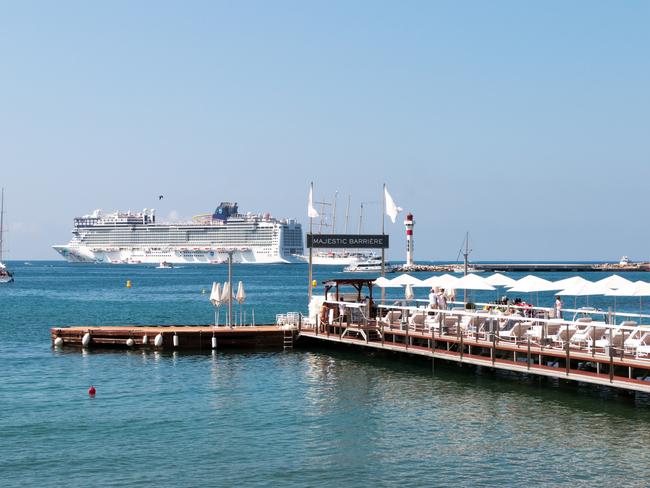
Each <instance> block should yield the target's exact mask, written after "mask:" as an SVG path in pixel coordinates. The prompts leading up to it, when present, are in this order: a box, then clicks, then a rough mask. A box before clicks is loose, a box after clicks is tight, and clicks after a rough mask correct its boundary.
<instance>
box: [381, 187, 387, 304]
mask: <svg viewBox="0 0 650 488" xmlns="http://www.w3.org/2000/svg"><path fill="white" fill-rule="evenodd" d="M382 202H383V204H382V208H381V235H382V238H383V236H384V234H385V230H384V229H385V223H384V222H385V220H386V218H385V215H384V214H385V213H386V183H384V191H383V192H382ZM385 252H386V250H385V249H384V245H383V243H382V246H381V275H382V276H384V275H385V274H386V267H385V265H384V261H385V257H386V256H385ZM385 298H386V288H385V287H383V286H382V287H381V301H382V303H383V302H384V299H385Z"/></svg>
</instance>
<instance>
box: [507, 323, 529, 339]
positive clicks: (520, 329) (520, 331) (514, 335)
mask: <svg viewBox="0 0 650 488" xmlns="http://www.w3.org/2000/svg"><path fill="white" fill-rule="evenodd" d="M532 325H533V324H532V322H517V323H515V324H514V325H513V326H512V327H511V328H510V329H508V330H500V331H499V338H502V339H505V340H514V341H515V342H517V340H519V339H521V338H522V337H523V336H524V334H525V333H526V331H527V330H528V329H529V328H530V327H531V326H532Z"/></svg>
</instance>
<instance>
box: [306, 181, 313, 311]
mask: <svg viewBox="0 0 650 488" xmlns="http://www.w3.org/2000/svg"><path fill="white" fill-rule="evenodd" d="M309 188H310V189H309V194H310V195H312V196H313V194H314V182H313V181H312V182H311V183H310V187H309ZM309 203H310V205H311V202H309ZM313 222H314V219H313V218H312V217H309V234H310V235H311V233H312V224H313ZM312 246H313V243H312ZM312 246H309V290H308V294H307V296H308V297H309V303H311V294H312V286H311V282H312V279H313V278H312V269H311V267H312Z"/></svg>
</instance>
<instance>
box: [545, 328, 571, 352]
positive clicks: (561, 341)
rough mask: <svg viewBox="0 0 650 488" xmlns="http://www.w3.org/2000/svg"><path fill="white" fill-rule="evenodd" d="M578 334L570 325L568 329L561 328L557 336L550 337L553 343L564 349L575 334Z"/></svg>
mask: <svg viewBox="0 0 650 488" xmlns="http://www.w3.org/2000/svg"><path fill="white" fill-rule="evenodd" d="M575 333H576V327H575V326H574V325H569V326H568V327H567V326H566V325H565V326H561V327H560V330H558V331H557V334H555V335H554V336H549V339H550V340H551V342H552V343H553V344H555V345H557V346H559V347H564V346H565V344H566V343H567V342H569V341H570V340H571V337H573V334H575Z"/></svg>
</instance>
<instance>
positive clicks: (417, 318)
mask: <svg viewBox="0 0 650 488" xmlns="http://www.w3.org/2000/svg"><path fill="white" fill-rule="evenodd" d="M426 317H427V315H426V312H424V311H421V312H415V313H414V314H413V315H411V316H410V317H409V321H408V323H409V326H410V327H412V328H413V329H414V330H416V331H420V332H422V331H424V321H425V320H426Z"/></svg>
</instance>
